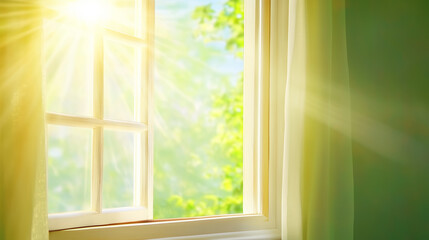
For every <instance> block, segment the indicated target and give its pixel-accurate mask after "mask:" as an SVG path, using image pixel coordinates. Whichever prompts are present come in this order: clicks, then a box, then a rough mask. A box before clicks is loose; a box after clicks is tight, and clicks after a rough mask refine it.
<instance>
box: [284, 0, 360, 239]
mask: <svg viewBox="0 0 429 240" xmlns="http://www.w3.org/2000/svg"><path fill="white" fill-rule="evenodd" d="M283 4H284V3H283ZM288 8H289V10H288V12H289V18H288V19H287V21H286V22H285V23H284V25H283V26H284V27H285V28H287V26H288V34H287V35H288V36H287V38H284V39H287V40H286V41H284V42H279V43H278V44H286V45H288V50H287V61H285V62H287V70H286V72H287V73H286V74H287V75H286V76H283V78H284V79H285V80H286V94H285V95H286V97H285V120H284V123H285V144H284V160H283V181H282V191H283V194H282V204H281V205H282V238H283V239H289V240H300V239H305V240H309V239H314V240H324V239H329V240H332V239H339V240H348V239H353V219H354V212H353V211H354V202H353V199H354V195H353V166H352V153H351V133H350V103H349V102H350V100H349V97H350V94H349V78H348V64H347V47H346V35H345V1H344V0H290V1H289V6H288ZM278 24H279V27H281V25H282V24H281V23H278Z"/></svg>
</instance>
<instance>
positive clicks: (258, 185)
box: [50, 0, 281, 240]
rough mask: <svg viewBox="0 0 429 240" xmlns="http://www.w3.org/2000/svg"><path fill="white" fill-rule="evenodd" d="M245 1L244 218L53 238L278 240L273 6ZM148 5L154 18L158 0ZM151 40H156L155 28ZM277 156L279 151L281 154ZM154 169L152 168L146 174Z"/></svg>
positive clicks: (134, 225)
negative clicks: (272, 85) (272, 104)
mask: <svg viewBox="0 0 429 240" xmlns="http://www.w3.org/2000/svg"><path fill="white" fill-rule="evenodd" d="M244 1H245V26H244V28H245V46H244V49H245V50H244V62H245V63H244V65H245V66H244V98H243V99H244V100H243V101H244V113H243V114H244V116H243V118H244V126H243V130H244V133H245V136H244V140H243V141H244V143H243V146H244V149H243V154H244V156H243V158H244V159H243V161H244V162H243V211H244V213H243V214H233V215H220V216H207V217H196V218H181V219H168V220H151V217H150V218H147V220H143V221H139V222H128V223H122V224H113V225H104V226H92V227H82V228H74V229H64V230H56V231H50V239H58V240H59V239H61V240H63V239H65V240H66V239H80V240H85V239H106V240H110V239H112V240H113V239H125V240H126V239H155V238H159V239H161V238H174V239H193V238H195V239H220V238H221V239H227V238H236V237H244V238H246V237H249V239H251V238H250V237H252V238H253V239H278V238H279V236H280V235H279V229H278V228H279V224H280V220H279V218H280V214H279V210H280V208H279V207H278V206H279V201H278V198H279V197H280V195H281V192H278V190H279V186H278V185H276V182H277V181H278V171H279V170H278V167H279V166H276V164H277V162H280V161H279V160H278V159H273V157H272V156H270V153H271V152H272V151H273V150H272V148H273V146H274V142H275V139H276V138H277V137H278V136H274V135H276V134H272V133H273V132H275V131H276V129H273V127H274V126H273V125H270V124H271V123H272V119H270V117H271V116H273V112H272V110H271V111H270V98H272V97H273V96H272V93H271V95H270V92H271V91H272V90H270V82H271V81H272V79H271V78H270V58H272V56H271V57H270V41H272V40H271V39H270V32H271V31H270V19H272V16H271V12H272V9H274V7H275V6H271V1H270V0H244ZM147 2H148V4H147V6H149V7H151V8H152V13H153V11H154V0H148V1H147ZM273 2H274V3H275V4H276V5H277V2H276V1H273ZM273 12H274V11H273ZM274 14H276V13H274ZM151 16H152V17H151V19H152V22H151V23H152V24H153V15H151ZM149 21H150V20H149ZM152 26H153V25H152ZM149 35H150V36H152V37H153V28H152V32H151V33H150V34H149ZM152 44H153V38H152ZM271 52H273V50H271ZM272 55H273V54H272ZM151 64H153V63H151ZM152 66H153V65H152ZM150 94H151V93H149V95H150ZM149 98H151V96H149ZM150 106H151V105H150ZM149 132H150V131H149ZM270 133H271V134H270ZM277 148H278V147H277ZM149 149H151V146H149ZM274 151H277V152H279V150H278V149H277V150H274ZM272 155H275V154H272ZM151 167H152V165H151V164H150V166H148V169H151Z"/></svg>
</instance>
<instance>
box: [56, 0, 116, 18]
mask: <svg viewBox="0 0 429 240" xmlns="http://www.w3.org/2000/svg"><path fill="white" fill-rule="evenodd" d="M64 13H65V14H66V15H68V16H70V17H73V18H74V19H77V20H79V21H82V22H85V23H87V24H96V23H99V22H102V21H103V20H104V19H105V18H106V17H107V16H108V7H107V6H106V4H103V1H101V0H90V1H88V0H86V1H85V0H77V1H73V2H70V3H69V4H67V5H66V6H65V7H64Z"/></svg>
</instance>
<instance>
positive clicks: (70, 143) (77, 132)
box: [48, 125, 92, 213]
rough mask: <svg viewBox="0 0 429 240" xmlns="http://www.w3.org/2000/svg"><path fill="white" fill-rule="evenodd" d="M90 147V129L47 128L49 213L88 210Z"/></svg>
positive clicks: (52, 126) (89, 205) (51, 126)
mask: <svg viewBox="0 0 429 240" xmlns="http://www.w3.org/2000/svg"><path fill="white" fill-rule="evenodd" d="M91 146H92V130H91V129H85V128H74V127H62V126H54V125H49V127H48V179H49V181H48V211H49V213H60V212H72V211H82V210H89V209H90V207H91V154H92V153H91Z"/></svg>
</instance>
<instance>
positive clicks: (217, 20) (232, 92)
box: [169, 0, 244, 217]
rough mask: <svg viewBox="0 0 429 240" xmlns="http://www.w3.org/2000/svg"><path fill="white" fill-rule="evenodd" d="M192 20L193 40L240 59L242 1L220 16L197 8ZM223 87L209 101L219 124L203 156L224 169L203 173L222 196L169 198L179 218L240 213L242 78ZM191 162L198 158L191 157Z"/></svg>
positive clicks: (230, 4)
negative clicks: (221, 44)
mask: <svg viewBox="0 0 429 240" xmlns="http://www.w3.org/2000/svg"><path fill="white" fill-rule="evenodd" d="M193 19H195V20H197V21H198V28H197V29H196V30H195V31H194V34H195V36H197V37H199V38H200V39H202V40H203V41H204V42H206V43H208V42H214V41H218V42H219V41H220V42H224V43H225V47H226V49H227V50H228V51H230V52H231V53H233V54H234V55H235V56H237V57H239V58H242V57H243V47H244V45H243V43H244V42H243V37H244V34H243V32H244V29H243V26H244V20H243V19H244V18H243V1H242V0H228V1H227V2H226V3H225V4H224V6H223V8H222V10H221V11H220V12H216V11H215V10H214V9H213V8H212V5H211V4H208V5H204V6H200V7H197V8H196V9H195V10H194V13H193ZM223 86H224V88H223V89H222V91H220V92H219V93H217V94H214V95H212V97H211V98H212V109H211V111H210V117H211V118H213V119H217V121H218V122H221V123H220V124H218V125H217V128H216V134H215V136H214V137H213V138H212V140H211V144H210V148H208V149H207V150H206V152H205V153H206V154H207V155H208V156H210V158H213V159H219V161H220V162H223V163H224V165H223V167H222V168H221V169H220V171H212V170H211V169H209V171H207V172H205V173H204V174H205V176H206V177H207V178H210V179H220V180H221V181H219V184H220V186H219V188H220V189H221V190H222V191H223V194H219V195H213V194H205V195H203V196H202V197H200V198H198V199H195V198H192V199H184V198H183V197H182V196H179V195H172V196H171V197H170V198H169V203H170V204H174V205H175V206H176V207H178V208H179V209H181V214H182V215H181V216H182V217H185V216H188V217H192V216H202V215H217V214H228V213H240V212H242V211H243V75H242V74H241V76H240V78H239V79H238V81H236V82H235V84H233V83H231V81H229V80H228V79H226V80H225V81H223ZM194 158H197V159H198V158H199V157H198V156H196V155H194ZM215 182H216V181H215Z"/></svg>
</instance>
